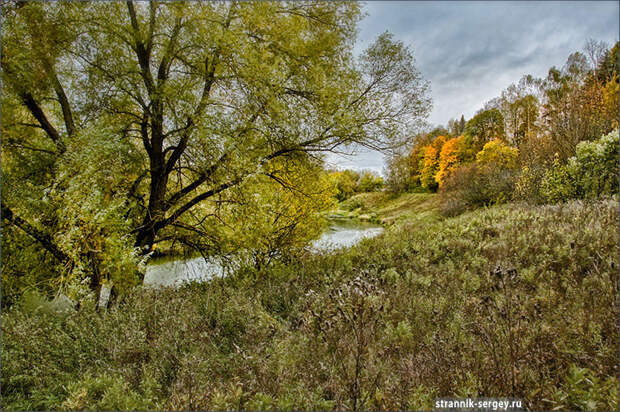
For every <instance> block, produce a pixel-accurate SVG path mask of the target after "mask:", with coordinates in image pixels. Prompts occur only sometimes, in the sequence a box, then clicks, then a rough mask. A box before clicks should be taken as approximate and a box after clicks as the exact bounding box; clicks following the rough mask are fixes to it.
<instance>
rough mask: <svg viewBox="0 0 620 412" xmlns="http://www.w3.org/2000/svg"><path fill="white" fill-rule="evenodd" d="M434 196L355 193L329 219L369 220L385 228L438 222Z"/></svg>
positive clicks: (436, 204) (437, 205)
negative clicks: (409, 223) (419, 222)
mask: <svg viewBox="0 0 620 412" xmlns="http://www.w3.org/2000/svg"><path fill="white" fill-rule="evenodd" d="M438 211H439V204H438V199H437V195H436V194H434V193H403V194H393V193H390V192H385V191H384V192H370V193H359V194H356V195H354V196H352V197H351V198H349V199H347V200H345V201H344V202H341V203H339V204H338V208H337V209H336V210H334V211H332V212H330V216H333V217H343V218H354V219H361V220H372V221H375V222H378V223H381V224H383V225H386V226H390V225H393V224H395V223H403V222H406V221H412V220H418V221H428V222H432V221H436V220H438V219H440V216H439V213H438Z"/></svg>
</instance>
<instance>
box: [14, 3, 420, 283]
mask: <svg viewBox="0 0 620 412" xmlns="http://www.w3.org/2000/svg"><path fill="white" fill-rule="evenodd" d="M2 13H3V31H2V45H3V50H2V76H3V77H2V79H3V85H4V88H3V96H2V135H3V152H2V162H3V168H2V169H3V170H2V173H3V174H2V178H3V182H2V184H3V193H2V195H3V196H2V212H3V224H4V236H3V242H4V243H3V247H4V250H3V258H6V257H7V254H8V258H7V259H6V261H5V259H3V266H4V268H3V269H5V270H8V273H9V274H13V275H15V276H17V275H19V272H20V271H22V272H24V271H25V272H32V271H33V270H35V269H36V268H35V266H36V264H40V265H44V267H46V268H48V269H47V270H48V271H49V267H50V266H49V265H50V263H52V262H53V263H54V264H60V265H61V267H62V268H63V271H64V272H63V271H60V272H58V273H65V272H67V271H68V270H69V271H73V272H75V271H77V272H79V273H83V274H84V275H85V278H88V279H91V281H92V285H93V286H94V287H96V286H97V285H98V284H99V282H100V280H101V277H102V276H108V275H107V274H106V273H107V272H110V271H114V270H116V271H122V270H125V269H124V268H126V266H125V263H126V262H125V260H123V259H124V258H121V257H120V256H126V255H127V252H128V251H132V250H133V251H134V254H135V252H136V251H137V254H138V255H140V254H142V255H144V254H147V253H148V252H149V251H151V250H152V248H153V246H154V245H155V244H156V243H158V242H161V241H163V240H169V241H179V242H186V243H188V244H191V243H192V241H191V239H194V240H195V239H202V240H203V241H202V244H203V245H204V244H205V239H208V240H209V241H210V242H211V243H212V244H216V243H217V241H218V239H217V236H214V235H213V233H214V232H213V231H210V230H209V228H214V227H217V226H218V224H220V223H222V222H223V220H222V219H223V218H222V212H221V211H222V210H226V211H227V212H229V213H231V210H233V209H234V208H235V205H237V206H238V207H240V208H241V207H248V205H254V206H255V207H257V210H255V211H254V212H255V213H256V214H260V213H261V208H260V206H257V205H256V202H255V200H256V199H257V197H256V196H251V195H253V193H251V192H252V190H258V189H257V188H263V187H264V185H265V183H266V181H271V182H272V183H274V184H277V185H279V186H280V187H281V188H283V189H285V190H288V191H290V192H291V193H295V192H299V193H300V194H299V196H308V194H309V193H312V184H311V183H312V182H313V181H315V180H316V173H315V174H312V173H311V171H313V170H316V168H317V167H318V166H319V165H320V161H321V156H322V154H323V153H325V152H328V151H334V150H342V148H346V147H351V146H352V145H364V146H367V147H371V148H375V149H389V148H392V147H394V146H398V145H400V144H402V143H403V141H404V139H405V138H406V137H407V136H409V135H410V134H409V132H410V129H411V127H413V126H415V125H416V124H417V122H419V121H420V120H421V119H422V118H423V117H424V116H425V115H426V114H427V112H428V110H429V106H430V103H429V101H428V99H427V97H426V96H427V94H426V93H427V90H426V89H427V86H426V83H425V82H424V81H423V80H422V78H421V76H420V74H419V72H418V71H417V70H416V69H415V67H414V65H413V59H412V56H411V54H410V52H409V51H408V50H407V48H405V47H403V45H402V44H401V43H399V42H396V41H394V40H393V39H392V37H391V36H390V35H389V34H387V33H386V34H383V35H381V36H380V37H379V38H378V39H377V41H376V42H375V43H374V44H373V45H371V46H370V47H369V48H368V49H367V50H366V51H365V52H364V53H363V54H362V55H361V56H360V58H359V59H355V58H354V56H353V54H352V50H353V46H354V42H355V37H356V26H357V23H358V21H359V20H360V10H359V5H358V4H357V3H353V2H312V3H306V2H262V1H261V2H240V3H237V2H200V3H199V2H170V3H157V2H148V3H147V2H135V3H134V2H131V1H129V2H127V3H121V2H86V3H77V2H75V3H74V2H58V3H45V2H16V3H5V5H4V7H3V10H2ZM291 174H293V175H294V178H291ZM300 176H308V177H307V179H306V180H305V181H304V182H305V183H306V184H305V185H304V184H300V183H299V181H300ZM290 182H297V183H295V185H292V184H291V183H290ZM261 190H263V189H261ZM310 196H311V194H310ZM268 197H269V196H267V198H268ZM250 198H251V199H252V201H249V199H250ZM233 215H234V213H233ZM222 224H224V223H222ZM210 236H211V237H210ZM35 249H40V250H42V251H43V252H44V253H42V254H41V255H40V256H38V257H37V258H36V259H34V258H33V256H32V255H24V253H26V252H25V251H27V250H30V251H31V252H32V251H33V250H35ZM130 254H131V253H130ZM36 262H38V263H36ZM40 267H41V266H39V268H40ZM5 270H3V274H4V272H5ZM102 272H106V273H103V274H102ZM7 276H8V275H7Z"/></svg>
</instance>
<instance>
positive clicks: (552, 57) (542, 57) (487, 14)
mask: <svg viewBox="0 0 620 412" xmlns="http://www.w3.org/2000/svg"><path fill="white" fill-rule="evenodd" d="M618 4H619V3H618V2H617V1H598V2H596V1H583V2H581V1H545V2H533V1H532V2H525V1H515V2H500V1H497V2H493V1H471V2H469V1H455V2H451V1H450V2H449V1H441V2H426V1H389V2H388V1H371V2H367V3H366V4H365V6H364V10H365V12H366V13H367V16H366V17H365V18H364V19H363V20H362V22H361V24H360V32H359V36H358V42H357V45H356V49H355V51H356V53H358V54H359V52H361V51H362V50H363V49H365V48H366V47H367V46H368V45H369V44H370V43H371V42H372V41H374V39H375V38H376V37H377V36H378V35H379V34H381V33H382V32H384V31H386V30H388V31H390V32H392V33H393V34H394V36H395V38H396V39H398V40H400V41H402V42H403V43H404V44H405V45H407V46H409V48H410V49H411V50H412V51H413V55H414V57H415V60H416V65H417V67H418V69H419V70H420V71H421V72H422V74H423V76H424V77H425V78H426V79H427V80H429V81H430V85H431V96H432V100H433V110H432V112H431V115H430V117H429V119H428V120H429V122H430V123H432V124H436V125H445V124H446V123H447V122H448V120H450V119H451V118H460V116H461V114H463V115H465V118H466V119H469V118H471V117H472V116H473V114H474V113H475V112H476V111H477V110H479V109H480V108H482V106H483V105H484V103H485V102H486V101H488V100H490V99H492V98H493V97H496V96H498V95H499V94H500V93H501V91H502V90H503V89H505V88H506V87H508V86H509V85H510V84H511V83H515V82H517V81H518V80H519V79H520V78H521V77H522V76H523V75H524V74H532V75H534V76H536V77H542V76H545V75H546V74H547V72H548V70H549V68H550V67H552V66H558V67H559V66H562V65H563V64H564V62H565V61H566V58H567V57H568V55H569V54H571V53H573V52H574V51H577V50H581V49H582V48H583V46H584V44H585V42H586V40H587V39H588V38H593V39H595V40H603V41H606V42H608V43H610V44H612V43H614V42H615V41H617V40H618V37H619V30H620V29H619V23H618V19H619V10H618ZM328 162H329V163H330V164H332V165H335V166H337V167H339V168H352V169H358V170H359V169H372V170H375V171H377V172H380V171H381V170H382V169H383V162H384V160H383V156H382V155H381V154H380V153H377V152H362V153H359V154H357V155H356V156H353V157H342V156H331V157H330V158H328Z"/></svg>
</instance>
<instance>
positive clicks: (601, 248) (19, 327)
mask: <svg viewBox="0 0 620 412" xmlns="http://www.w3.org/2000/svg"><path fill="white" fill-rule="evenodd" d="M618 253H619V248H618V199H617V197H616V198H612V199H608V200H601V201H596V202H589V203H585V202H581V201H574V202H570V203H566V204H561V205H550V206H538V207H531V206H528V205H519V204H508V205H503V206H496V207H492V208H489V209H480V210H477V211H474V212H470V213H467V214H464V215H461V216H459V217H456V218H451V219H446V220H441V219H427V220H425V221H424V223H420V222H416V221H415V220H411V221H409V222H408V223H407V222H404V223H403V224H400V225H395V226H393V227H391V228H390V229H389V230H387V231H386V232H385V234H383V235H381V236H379V237H377V238H374V239H368V240H365V241H363V242H362V243H361V244H359V245H358V246H355V247H353V248H351V249H349V250H344V251H340V252H335V253H331V254H325V255H310V254H309V255H307V256H303V257H301V258H299V259H295V260H293V261H291V262H290V263H280V264H278V265H276V266H273V267H271V268H269V269H265V270H262V271H258V272H257V271H255V270H253V269H251V268H248V269H245V270H242V271H240V272H239V273H237V274H236V275H235V276H233V277H229V278H226V279H219V280H214V281H212V282H210V283H208V284H193V285H188V286H187V287H184V288H181V289H179V290H160V291H152V290H146V289H144V290H139V291H137V292H136V293H134V294H132V295H130V296H127V297H126V298H124V299H123V300H122V301H120V302H118V303H117V304H116V305H115V306H113V307H112V308H111V309H109V310H107V311H105V312H96V311H94V310H92V309H91V308H82V309H80V310H79V311H76V312H70V313H68V314H64V315H63V314H58V313H54V312H53V311H52V310H46V309H45V308H41V309H34V308H33V305H27V304H24V305H22V307H21V308H17V307H16V308H13V309H11V310H9V311H7V312H5V313H3V316H2V338H3V342H2V343H3V350H2V382H1V384H2V398H1V400H2V408H3V409H5V410H13V409H112V410H121V409H192V410H195V409H247V410H254V409H261V410H265V409H289V410H290V409H312V410H318V409H339V410H342V409H352V410H356V409H358V410H359V409H366V410H367V409H373V410H375V409H390V410H395V409H431V408H432V407H433V402H434V399H435V398H437V397H448V396H459V397H462V396H486V397H494V396H498V397H499V396H501V397H515V398H522V399H524V401H525V406H526V407H527V408H530V409H539V410H540V409H544V410H549V409H554V408H560V409H586V410H591V409H598V410H615V409H617V407H618V378H617V375H618V370H617V357H618V322H617V321H618V266H617V265H618ZM35 306H36V305H35Z"/></svg>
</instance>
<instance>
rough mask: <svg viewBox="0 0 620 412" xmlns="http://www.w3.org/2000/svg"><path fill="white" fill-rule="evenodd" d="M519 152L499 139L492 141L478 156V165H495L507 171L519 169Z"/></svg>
mask: <svg viewBox="0 0 620 412" xmlns="http://www.w3.org/2000/svg"><path fill="white" fill-rule="evenodd" d="M518 157H519V150H518V149H517V148H514V147H510V146H508V145H507V144H505V143H503V142H502V141H501V140H499V139H495V140H491V141H490V142H488V143H487V144H485V145H484V147H483V148H482V150H481V151H480V152H478V154H477V155H476V163H478V164H480V165H491V164H495V165H497V166H500V167H504V168H507V169H514V168H516V167H517V158H518Z"/></svg>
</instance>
